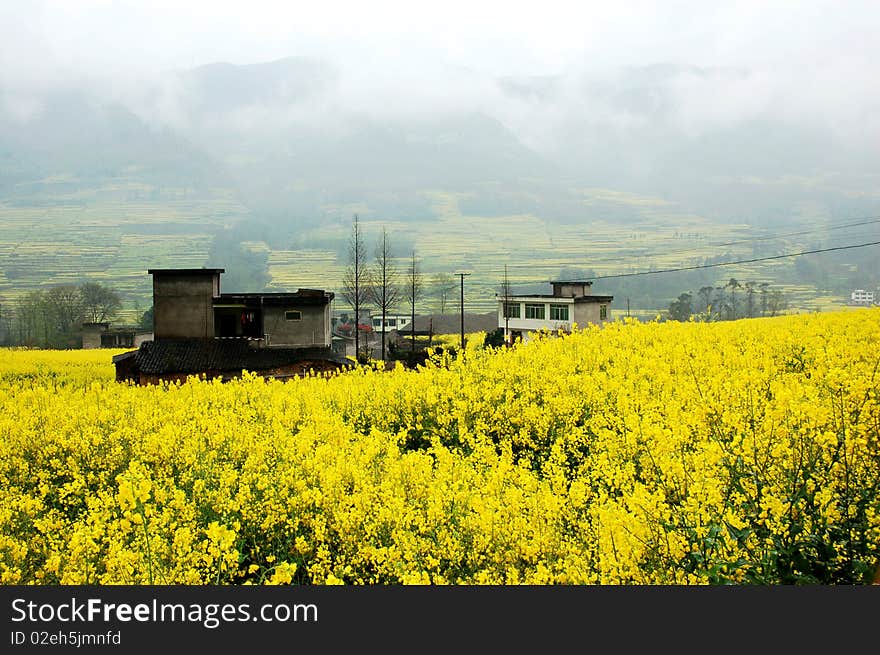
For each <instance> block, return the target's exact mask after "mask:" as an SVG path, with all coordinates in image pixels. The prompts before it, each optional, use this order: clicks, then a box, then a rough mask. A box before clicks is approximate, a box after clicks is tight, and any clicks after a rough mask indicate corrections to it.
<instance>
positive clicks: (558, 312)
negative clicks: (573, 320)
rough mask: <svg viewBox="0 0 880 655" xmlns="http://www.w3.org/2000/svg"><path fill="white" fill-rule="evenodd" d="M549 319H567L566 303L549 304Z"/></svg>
mask: <svg viewBox="0 0 880 655" xmlns="http://www.w3.org/2000/svg"><path fill="white" fill-rule="evenodd" d="M550 320H551V321H567V320H568V305H550Z"/></svg>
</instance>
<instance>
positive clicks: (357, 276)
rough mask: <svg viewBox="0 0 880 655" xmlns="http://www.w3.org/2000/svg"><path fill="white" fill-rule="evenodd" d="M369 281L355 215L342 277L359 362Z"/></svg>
mask: <svg viewBox="0 0 880 655" xmlns="http://www.w3.org/2000/svg"><path fill="white" fill-rule="evenodd" d="M368 281H369V269H368V267H367V255H366V246H365V245H364V237H363V234H362V233H361V225H360V221H359V220H358V215H357V214H355V215H354V219H353V220H352V224H351V236H350V237H349V240H348V266H347V267H346V269H345V273H343V275H342V297H343V298H344V299H345V301H346V302H347V303H348V304H349V305H351V308H352V309H353V310H354V356H355V359H357V360H358V361H360V357H361V349H360V346H361V341H360V322H361V308H362V307H363V306H364V304H366V301H367V289H368V286H369V284H368Z"/></svg>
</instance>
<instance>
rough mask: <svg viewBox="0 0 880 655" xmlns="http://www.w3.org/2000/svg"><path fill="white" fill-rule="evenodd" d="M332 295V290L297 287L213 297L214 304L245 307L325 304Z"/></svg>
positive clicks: (224, 294)
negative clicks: (284, 291)
mask: <svg viewBox="0 0 880 655" xmlns="http://www.w3.org/2000/svg"><path fill="white" fill-rule="evenodd" d="M333 297H334V294H333V293H332V292H330V291H322V290H319V289H299V290H297V291H296V292H294V293H221V294H220V296H219V297H216V298H214V304H215V305H222V304H224V303H238V304H242V305H245V306H247V307H261V306H263V305H272V306H287V305H291V304H294V305H326V304H327V303H329V302H330V301H331V300H333Z"/></svg>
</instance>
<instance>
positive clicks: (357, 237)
mask: <svg viewBox="0 0 880 655" xmlns="http://www.w3.org/2000/svg"><path fill="white" fill-rule="evenodd" d="M423 285H424V282H423V276H422V273H421V270H420V269H419V263H418V260H417V259H416V253H415V251H413V252H412V254H411V257H410V259H409V263H408V265H407V268H406V270H405V271H400V269H399V268H398V266H397V261H396V258H395V256H394V253H393V250H392V245H391V242H390V240H389V238H388V231H387V230H386V229H384V228H383V229H382V234H381V236H380V238H379V242H378V243H377V245H376V248H375V254H374V257H373V260H372V262H371V261H370V260H369V259H368V257H367V246H366V241H365V237H364V234H363V231H362V228H361V224H360V221H359V219H358V216H357V214H355V217H354V220H353V221H352V232H351V238H350V239H349V250H348V266H347V267H346V269H345V273H344V274H343V278H342V292H341V293H342V297H343V298H344V299H345V301H346V302H348V304H349V305H351V308H352V309H353V310H354V316H355V325H354V347H355V352H356V353H357V354H358V357H360V356H361V347H360V329H359V324H360V318H361V315H362V312H363V311H364V309H365V308H366V307H368V306H370V305H371V306H372V307H374V308H375V309H376V310H377V311H378V312H379V314H380V315H381V317H382V324H381V325H382V328H383V329H382V331H381V339H382V354H381V358H382V359H383V360H384V359H385V349H386V347H385V330H384V327H385V324H386V317H387V316H388V314H390V313H392V312H393V311H394V309H395V308H397V307H398V306H399V305H400V304H401V303H403V302H406V304H408V306H409V310H410V315H411V316H410V328H411V330H412V331H413V334H412V335H411V337H412V342H413V348H414V347H415V317H416V303H417V302H418V301H419V299H420V298H421V296H422V293H423Z"/></svg>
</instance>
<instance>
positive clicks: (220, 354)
mask: <svg viewBox="0 0 880 655" xmlns="http://www.w3.org/2000/svg"><path fill="white" fill-rule="evenodd" d="M148 272H149V273H150V274H151V275H152V276H153V340H152V341H145V342H144V343H142V344H140V347H139V348H138V349H137V350H134V351H131V352H127V353H123V354H121V355H117V356H116V357H114V358H113V362H114V364H115V365H116V379H117V380H120V381H123V380H132V381H134V382H137V383H138V384H150V383H156V382H159V381H161V380H185V379H186V378H187V377H188V376H190V375H202V376H204V377H206V378H215V377H220V378H223V379H229V378H232V377H237V376H239V375H241V372H242V371H243V370H248V371H252V372H254V373H258V374H260V375H263V376H265V377H273V378H284V377H291V376H296V375H303V374H305V373H307V372H308V371H316V372H325V371H335V370H338V369H340V368H343V367H347V366H349V365H351V362H350V361H349V360H347V359H345V358H343V357H340V356H339V355H337V354H336V353H334V352H333V351H332V349H331V336H330V303H331V301H332V300H333V294H332V293H331V292H328V291H322V290H318V289H299V290H297V291H296V292H295V293H231V294H224V293H220V275H221V274H222V273H223V272H224V269H222V268H200V269H150V270H149V271H148Z"/></svg>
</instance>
